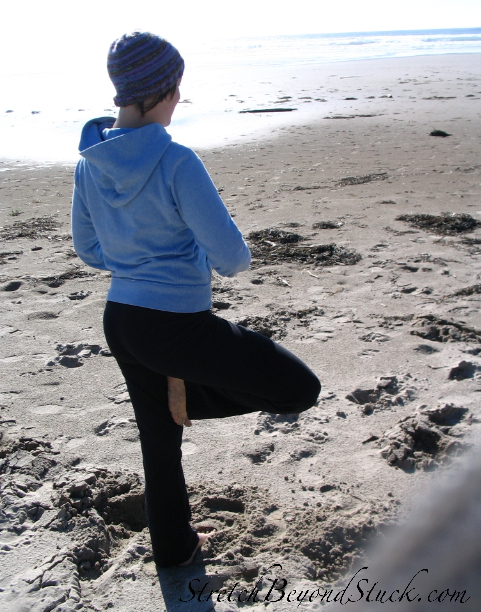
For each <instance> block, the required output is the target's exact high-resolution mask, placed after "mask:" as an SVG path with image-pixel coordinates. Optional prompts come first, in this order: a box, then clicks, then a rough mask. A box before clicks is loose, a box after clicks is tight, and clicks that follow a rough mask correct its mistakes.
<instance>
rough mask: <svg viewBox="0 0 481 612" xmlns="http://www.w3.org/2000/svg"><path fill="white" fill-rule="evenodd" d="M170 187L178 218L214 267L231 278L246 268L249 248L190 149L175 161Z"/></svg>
mask: <svg viewBox="0 0 481 612" xmlns="http://www.w3.org/2000/svg"><path fill="white" fill-rule="evenodd" d="M171 189H172V195H173V196H174V200H175V202H176V204H177V208H178V210H179V213H180V215H181V217H182V219H183V220H184V222H185V223H186V225H187V226H188V227H189V228H190V229H191V230H192V232H193V234H194V238H195V241H196V243H197V244H198V245H199V247H200V248H201V249H202V250H203V251H204V252H205V253H206V255H207V259H208V260H209V263H210V265H211V266H212V267H213V268H214V270H216V272H218V273H219V274H220V275H221V276H231V277H232V276H235V275H236V274H237V273H238V272H242V271H244V270H247V268H248V267H249V264H250V261H251V255H250V251H249V247H248V246H247V244H246V243H245V241H244V239H243V238H242V234H241V233H240V231H239V229H238V228H237V226H236V224H235V223H234V221H233V219H232V217H231V216H230V214H229V212H228V210H227V208H226V207H225V205H224V203H223V202H222V200H221V198H220V197H219V194H218V192H217V189H216V187H215V185H214V183H213V182H212V179H211V178H210V176H209V174H208V172H207V170H206V169H205V167H204V164H203V163H202V162H201V160H200V159H199V158H198V157H197V155H196V154H195V153H194V152H193V151H189V154H188V155H186V156H184V157H182V159H181V160H180V161H179V162H178V164H177V166H176V169H175V172H174V175H173V179H172V185H171Z"/></svg>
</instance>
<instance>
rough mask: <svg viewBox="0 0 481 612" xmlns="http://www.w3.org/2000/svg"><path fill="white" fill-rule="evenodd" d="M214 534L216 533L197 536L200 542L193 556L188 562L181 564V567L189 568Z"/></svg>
mask: <svg viewBox="0 0 481 612" xmlns="http://www.w3.org/2000/svg"><path fill="white" fill-rule="evenodd" d="M214 533H215V531H211V532H210V533H198V534H197V535H198V536H199V542H198V543H197V546H196V547H195V549H194V552H193V553H192V554H191V556H190V558H189V559H187V561H184V563H179V567H188V566H189V565H190V564H191V563H192V561H193V560H194V557H195V555H196V554H197V553H198V552H199V550H200V549H201V548H202V546H203V545H204V544H205V543H206V542H207V540H208V539H209V536H211V535H213V534H214Z"/></svg>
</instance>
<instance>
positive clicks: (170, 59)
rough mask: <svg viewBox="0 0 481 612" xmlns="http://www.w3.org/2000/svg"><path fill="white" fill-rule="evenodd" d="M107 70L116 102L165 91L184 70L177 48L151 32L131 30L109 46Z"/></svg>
mask: <svg viewBox="0 0 481 612" xmlns="http://www.w3.org/2000/svg"><path fill="white" fill-rule="evenodd" d="M107 70H108V72H109V76H110V79H111V80H112V83H113V84H114V87H115V90H116V92H117V95H116V96H115V98H114V103H115V105H116V106H129V104H135V103H136V102H141V101H143V100H147V99H148V98H150V97H151V96H153V95H157V94H162V93H164V92H167V91H168V90H169V89H170V88H171V87H173V85H175V83H176V82H177V81H178V80H179V79H180V77H181V76H182V74H183V73H184V60H183V59H182V57H181V56H180V53H179V52H178V51H177V49H176V48H175V47H174V46H173V45H171V44H170V43H169V42H167V41H166V40H165V38H161V37H160V36H156V35H155V34H151V33H150V32H132V33H131V34H124V35H123V36H121V37H120V38H118V39H117V40H115V41H114V42H113V43H112V44H111V45H110V49H109V55H108V58H107Z"/></svg>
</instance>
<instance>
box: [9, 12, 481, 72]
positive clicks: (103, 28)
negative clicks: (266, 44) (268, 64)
mask: <svg viewBox="0 0 481 612" xmlns="http://www.w3.org/2000/svg"><path fill="white" fill-rule="evenodd" d="M1 17H2V19H1V22H0V57H1V58H2V62H1V64H0V74H12V73H17V72H22V73H25V72H43V71H56V70H64V69H65V68H68V67H69V66H71V67H72V69H74V70H78V69H79V68H80V67H81V66H84V67H85V68H86V69H88V68H89V67H90V66H93V65H94V64H95V63H96V62H97V61H98V58H99V57H101V58H104V57H105V56H106V53H107V50H108V47H109V44H110V43H111V42H112V40H114V39H115V38H117V37H118V36H120V35H121V34H123V33H124V32H129V31H132V30H134V29H142V30H150V31H152V32H155V33H156V34H160V35H161V36H164V37H165V38H167V39H168V40H170V41H171V42H172V43H173V44H174V45H175V46H177V47H179V48H182V49H188V50H189V51H190V50H192V49H194V50H195V46H196V45H197V44H199V41H210V40H215V39H219V38H226V37H229V38H235V37H244V36H259V35H265V36H268V35H279V34H314V33H332V32H365V31H382V30H415V29H438V28H463V27H465V28H466V27H481V1H480V0H422V1H420V0H402V2H399V1H396V2H393V1H392V0H341V1H340V2H333V1H332V0H241V1H236V2H233V0H169V1H165V0H140V1H137V2H134V0H129V1H127V0H118V1H117V2H115V0H109V1H105V0H79V1H78V2H73V1H71V0H60V1H59V0H17V1H13V0H12V1H9V2H6V3H4V5H3V6H2V15H1ZM102 61H103V60H102Z"/></svg>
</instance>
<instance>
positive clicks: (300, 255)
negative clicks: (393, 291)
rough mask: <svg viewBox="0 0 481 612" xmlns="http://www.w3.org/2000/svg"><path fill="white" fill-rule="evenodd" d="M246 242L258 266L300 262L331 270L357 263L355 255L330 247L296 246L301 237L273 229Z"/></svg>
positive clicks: (358, 257) (252, 235)
mask: <svg viewBox="0 0 481 612" xmlns="http://www.w3.org/2000/svg"><path fill="white" fill-rule="evenodd" d="M248 238H249V240H250V241H251V243H253V244H252V245H251V253H252V256H253V258H254V259H255V260H257V264H258V265H259V264H260V265H262V264H278V263H285V262H300V263H312V264H315V265H317V266H334V265H353V264H356V263H357V262H358V261H360V260H361V255H360V254H359V253H356V252H355V251H351V250H348V249H345V248H344V247H341V246H338V245H337V244H334V243H331V244H312V245H299V244H298V242H300V241H301V240H303V237H302V236H300V235H299V234H293V233H291V232H285V231H283V230H278V229H275V228H269V229H266V230H261V231H258V232H252V233H250V234H249V236H248Z"/></svg>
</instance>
